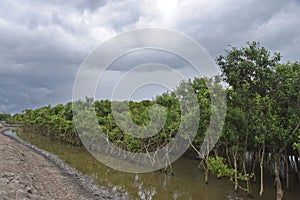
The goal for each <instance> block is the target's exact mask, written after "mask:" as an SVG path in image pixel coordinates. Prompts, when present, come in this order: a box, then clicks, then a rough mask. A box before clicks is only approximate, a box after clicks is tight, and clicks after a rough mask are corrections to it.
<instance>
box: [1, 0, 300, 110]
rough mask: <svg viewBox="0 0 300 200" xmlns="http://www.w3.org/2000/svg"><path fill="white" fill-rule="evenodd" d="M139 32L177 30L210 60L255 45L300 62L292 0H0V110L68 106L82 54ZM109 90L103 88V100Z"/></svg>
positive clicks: (114, 73) (299, 10) (299, 15)
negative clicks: (230, 47) (122, 35)
mask: <svg viewBox="0 0 300 200" xmlns="http://www.w3.org/2000/svg"><path fill="white" fill-rule="evenodd" d="M143 27H158V28H167V29H173V30H176V31H179V32H182V33H184V34H186V35H188V36H189V37H191V38H193V39H194V40H196V41H197V42H198V43H200V44H201V45H203V47H204V48H205V49H206V50H207V52H208V53H209V55H210V56H211V57H212V58H215V57H216V56H217V55H220V54H223V53H224V49H227V48H228V45H233V46H236V47H241V46H244V45H245V43H246V42H247V41H253V40H255V41H259V42H261V44H262V45H263V46H265V47H266V48H268V49H270V50H271V51H278V52H280V53H281V54H282V56H283V61H287V60H290V61H296V60H299V58H300V48H299V47H300V2H299V1H296V0H285V1H281V0H278V1H274V0H264V1H261V0H245V1H238V0H182V1H179V0H178V1H176V0H160V1H158V0H157V1H156V0H118V1H117V0H115V1H114V0H111V1H101V0H100V1H99V0H98V1H96V0H72V1H58V0H51V1H50V0H49V1H45V0H0V33H1V34H0V85H1V87H0V111H5V112H13V113H14V112H20V111H21V110H23V109H25V108H36V107H40V106H44V105H48V104H58V103H66V102H68V101H71V99H72V88H73V84H74V80H75V76H76V72H77V71H78V69H79V67H80V64H81V63H82V61H83V60H84V59H85V57H86V56H87V55H89V53H90V52H91V51H92V50H93V49H94V48H96V47H97V46H98V45H99V44H101V42H104V41H105V40H107V39H108V38H111V37H113V36H114V35H116V34H118V33H121V32H123V31H128V30H132V29H137V28H143ZM146 54H147V52H143V55H144V56H143V57H145V55H146ZM151 55H152V56H148V57H147V56H146V57H147V58H148V61H149V62H153V55H157V56H158V57H159V56H162V55H164V56H165V58H170V55H165V54H160V53H156V54H151ZM129 57H130V56H129ZM171 57H172V56H171ZM140 58H141V56H140V55H139V54H138V53H136V54H132V55H131V59H128V58H127V60H135V62H136V63H138V64H141V63H139V61H138V60H140ZM151 59H152V60H151ZM124 60H125V61H126V59H124ZM154 60H155V59H154ZM125 61H124V62H123V64H124V63H125V64H126V63H127V64H128V63H130V61H127V62H125ZM143 61H144V62H146V61H145V60H143ZM174 62H175V63H177V65H178V63H179V64H180V63H181V61H177V60H176V58H174V59H173V63H174ZM120 63H121V64H120ZM171 63H172V62H171ZM125 64H124V66H125ZM163 64H166V63H163ZM182 64H183V65H182V66H185V65H184V63H183V62H182ZM122 67H123V65H122V62H120V61H119V65H117V64H115V69H112V70H111V71H108V72H106V73H107V76H106V79H104V80H103V81H104V82H105V83H103V84H104V85H105V84H106V85H108V86H109V84H110V83H111V82H115V81H116V80H117V79H118V78H119V77H120V75H121V74H122V73H121V72H122ZM181 70H182V71H184V70H185V69H184V67H183V68H182V69H181ZM118 73H119V74H118ZM105 88H109V87H105ZM109 90H110V89H107V90H106V91H105V90H104V91H102V92H103V96H104V97H106V94H105V92H107V91H109ZM153 91H156V90H153ZM140 95H141V94H140ZM137 96H139V95H138V94H137ZM142 96H143V95H142Z"/></svg>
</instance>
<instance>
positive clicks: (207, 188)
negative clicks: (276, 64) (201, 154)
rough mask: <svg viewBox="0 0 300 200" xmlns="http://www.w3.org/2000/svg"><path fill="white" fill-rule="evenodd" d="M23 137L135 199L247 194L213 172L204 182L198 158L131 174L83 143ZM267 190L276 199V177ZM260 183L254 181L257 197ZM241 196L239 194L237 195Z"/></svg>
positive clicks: (295, 187) (291, 193) (291, 196)
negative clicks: (169, 170) (172, 172)
mask: <svg viewBox="0 0 300 200" xmlns="http://www.w3.org/2000/svg"><path fill="white" fill-rule="evenodd" d="M21 138H22V139H23V140H25V141H27V142H30V143H31V144H33V145H36V146H37V147H39V148H41V149H44V150H46V151H49V152H52V153H54V154H56V155H58V156H59V157H60V158H61V159H62V160H64V161H65V162H66V163H68V164H69V165H71V166H72V167H74V168H76V169H77V170H79V171H81V172H82V173H84V174H87V175H91V176H93V177H95V179H96V181H97V183H99V184H101V185H103V186H106V187H109V188H110V189H112V190H118V191H121V192H124V193H128V194H129V195H130V196H131V198H132V199H158V200H168V199H184V200H185V199H197V200H198V199H203V200H221V199H234V197H242V198H243V199H247V198H246V197H245V193H243V192H240V193H235V192H233V185H232V183H231V182H230V181H229V180H228V179H227V178H222V179H221V180H220V179H216V178H215V177H214V176H213V175H211V176H210V178H209V184H208V185H206V184H204V181H203V173H202V172H200V171H199V169H198V168H197V165H198V162H197V161H195V160H191V159H186V158H181V159H179V160H177V161H176V162H175V163H174V164H173V168H174V169H175V175H174V176H171V175H169V174H165V173H164V172H159V171H157V172H152V173H145V174H130V173H123V172H119V171H115V170H113V169H110V168H108V167H106V166H105V165H103V164H101V163H100V162H99V161H97V160H96V159H94V158H93V157H92V156H91V155H90V154H89V152H88V151H86V150H85V149H84V148H82V147H76V146H73V145H69V144H64V143H62V142H59V141H57V140H54V139H50V138H48V137H43V136H36V135H35V136H32V137H28V136H27V137H24V136H21ZM265 178H266V183H265V194H264V196H263V198H262V199H266V200H269V199H275V193H276V191H275V188H274V187H273V185H272V178H271V177H267V176H266V177H265ZM258 189H259V183H257V184H254V185H253V191H254V195H255V199H258V197H257V195H256V194H258ZM284 197H285V198H284V199H288V200H298V199H300V184H299V183H292V184H291V188H290V189H289V190H285V196H284ZM237 199H238V198H237Z"/></svg>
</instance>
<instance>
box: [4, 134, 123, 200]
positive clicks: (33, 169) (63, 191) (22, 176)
mask: <svg viewBox="0 0 300 200" xmlns="http://www.w3.org/2000/svg"><path fill="white" fill-rule="evenodd" d="M2 130H3V129H0V199H1V200H2V199H3V200H4V199H39V200H40V199H47V200H48V199H72V200H73V199H74V200H77V199H127V198H128V197H125V196H124V195H121V194H114V193H112V192H111V191H109V190H108V189H106V188H103V187H101V186H97V185H95V184H94V183H93V181H92V180H91V179H89V178H87V177H85V176H84V175H82V174H80V173H79V172H76V171H75V170H74V169H72V168H70V167H69V166H66V165H65V164H62V166H58V165H57V163H55V162H53V161H50V160H51V159H50V160H49V159H48V158H47V155H46V156H45V155H43V153H41V152H37V151H35V150H33V149H32V148H30V147H28V146H24V145H23V144H21V143H20V142H17V141H15V140H14V139H11V138H9V137H7V136H5V135H3V134H1V132H2ZM54 157H55V156H54ZM59 162H62V161H59Z"/></svg>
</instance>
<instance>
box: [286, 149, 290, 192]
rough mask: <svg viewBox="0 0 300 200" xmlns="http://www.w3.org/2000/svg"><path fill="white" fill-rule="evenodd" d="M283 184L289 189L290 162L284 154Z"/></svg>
mask: <svg viewBox="0 0 300 200" xmlns="http://www.w3.org/2000/svg"><path fill="white" fill-rule="evenodd" d="M285 168H286V169H285V184H286V188H287V189H289V187H290V162H289V156H288V154H287V153H286V155H285Z"/></svg>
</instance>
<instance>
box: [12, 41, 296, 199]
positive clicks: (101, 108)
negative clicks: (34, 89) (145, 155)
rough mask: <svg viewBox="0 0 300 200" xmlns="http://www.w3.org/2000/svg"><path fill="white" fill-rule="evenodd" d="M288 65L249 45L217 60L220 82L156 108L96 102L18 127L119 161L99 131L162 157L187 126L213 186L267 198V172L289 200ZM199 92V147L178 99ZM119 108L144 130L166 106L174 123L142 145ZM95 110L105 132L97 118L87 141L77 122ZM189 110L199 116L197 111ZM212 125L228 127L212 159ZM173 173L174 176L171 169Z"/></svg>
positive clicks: (202, 83) (292, 96)
mask: <svg viewBox="0 0 300 200" xmlns="http://www.w3.org/2000/svg"><path fill="white" fill-rule="evenodd" d="M280 59H281V56H280V54H279V53H274V54H271V53H270V52H269V51H268V50H267V49H266V48H264V47H261V46H260V44H259V43H257V42H248V43H247V46H246V47H242V48H239V49H238V48H235V47H232V49H230V50H227V51H225V54H224V55H221V56H218V57H217V58H216V60H215V61H216V63H217V65H218V66H219V67H220V69H221V72H222V73H221V74H220V75H219V76H216V77H214V78H206V77H203V78H195V79H193V80H188V81H185V82H182V83H180V85H179V86H178V87H177V88H176V90H175V91H169V92H166V93H164V94H162V95H160V96H157V97H156V98H155V99H154V100H152V101H150V100H144V101H141V102H133V101H128V102H111V101H109V100H99V101H98V100H97V101H94V100H93V99H92V98H88V97H87V98H86V99H85V100H80V101H77V102H74V103H71V102H70V103H67V104H65V105H62V104H59V105H56V106H54V107H52V106H50V105H48V106H45V107H42V108H38V109H35V110H30V109H26V110H24V111H23V113H22V114H15V115H14V116H13V117H12V119H11V120H12V121H13V122H15V123H18V124H19V125H20V127H21V134H26V133H34V134H41V135H46V136H50V137H54V138H57V139H60V140H62V141H64V142H68V143H71V144H73V145H79V146H80V145H82V142H81V140H80V139H82V138H84V139H87V140H88V141H89V142H90V143H89V145H87V146H88V148H91V149H92V148H93V146H94V144H99V143H100V144H101V143H102V144H103V146H106V147H107V149H106V151H107V152H110V154H115V155H117V154H118V152H113V149H111V148H110V147H109V144H108V143H107V140H106V139H105V138H103V137H102V138H99V137H98V136H96V135H95V134H92V133H93V132H97V131H96V130H98V129H99V127H100V128H101V129H102V131H103V132H104V133H105V134H106V137H107V138H108V139H109V141H110V142H112V143H113V144H114V145H116V146H118V147H120V148H122V149H124V150H127V151H131V152H134V153H138V152H151V151H155V150H157V149H159V148H160V147H162V146H164V145H166V144H168V143H169V142H170V141H172V140H173V139H174V137H175V135H176V133H177V132H178V130H179V128H180V123H185V124H183V126H185V127H187V129H186V132H187V134H186V135H185V139H186V140H187V141H189V142H190V148H189V149H188V150H187V153H186V154H188V155H192V157H194V158H197V159H199V166H200V168H201V170H204V173H205V176H204V177H205V178H204V181H205V182H206V183H207V184H209V174H210V173H212V174H214V175H215V176H217V177H220V178H221V177H228V179H230V180H231V181H232V182H233V185H234V190H236V191H237V190H242V191H245V192H246V193H247V194H248V195H249V196H250V197H251V196H252V189H251V184H252V183H253V182H259V183H260V192H259V195H260V196H263V193H264V188H265V187H264V182H265V181H264V177H265V175H264V173H265V172H267V173H270V174H271V175H272V176H273V177H274V185H275V187H276V199H277V200H281V199H284V191H286V190H288V189H289V187H290V184H299V182H300V159H299V158H300V129H299V127H300V79H299V77H300V64H299V63H298V62H287V63H280ZM222 81H223V82H222ZM224 83H226V88H224ZM187 85H189V86H191V87H187ZM189 88H192V91H189ZM208 88H210V90H209V89H208ZM224 89H225V92H226V100H227V102H226V104H227V105H220V106H219V107H214V106H212V105H211V96H212V95H214V96H215V97H216V98H218V95H220V94H221V93H222V92H221V91H223V90H224ZM191 93H195V94H196V95H197V100H198V104H199V110H200V113H199V115H200V119H201V120H200V121H199V124H198V131H197V135H196V137H195V138H194V140H190V137H189V133H188V132H189V129H188V128H189V127H192V126H193V124H189V121H190V120H189V119H190V118H191V117H193V115H182V111H181V109H182V107H181V106H180V101H179V100H178V98H179V99H186V101H192V99H189V98H190V96H189V94H191ZM73 104H76V105H77V108H80V109H78V110H75V112H76V113H74V110H73V109H72V106H73ZM112 104H114V107H115V108H117V109H118V113H119V115H118V117H119V118H120V119H122V120H123V121H124V122H128V121H130V120H131V119H132V120H133V122H135V124H137V125H139V126H143V125H144V126H148V125H149V124H151V121H150V117H149V112H153V114H154V116H155V117H156V119H157V120H160V119H161V117H162V116H160V114H159V113H160V112H159V110H155V109H154V110H153V109H152V110H151V109H150V108H151V107H152V108H153V105H155V104H159V105H161V106H164V107H165V108H166V109H167V117H166V122H165V124H164V127H163V128H162V129H161V130H160V131H158V133H157V134H156V135H155V136H152V137H148V138H142V139H141V138H135V137H133V136H132V135H130V134H128V133H134V132H135V130H133V129H130V128H128V129H127V130H126V131H127V133H123V132H122V130H121V128H120V127H119V126H118V125H117V124H116V121H115V119H114V117H115V116H114V115H113V113H112V110H111V107H112ZM126 104H128V105H129V111H127V110H126ZM90 105H92V106H93V108H94V110H95V112H96V115H97V119H96V120H97V123H98V124H99V127H94V124H93V123H92V122H93V120H95V119H89V118H87V119H86V120H84V121H80V122H77V123H80V125H81V126H82V127H89V128H87V129H86V130H85V129H81V130H82V131H81V132H80V133H79V134H81V135H78V134H77V131H76V127H75V124H74V121H73V120H74V118H73V117H74V115H80V114H82V113H83V115H84V116H88V114H89V112H91V111H90V110H88V109H87V107H88V106H90ZM226 107H227V111H226V118H225V121H224V126H223V127H220V125H219V124H222V122H223V121H222V120H221V119H219V120H220V121H215V122H211V121H210V115H211V113H212V111H213V110H214V111H216V110H217V111H221V110H224V109H226ZM154 108H155V107H154ZM183 109H188V110H189V111H191V113H192V112H193V110H192V109H193V108H183ZM155 114H157V115H155ZM217 119H218V117H217ZM220 122H221V123H220ZM210 123H214V124H215V128H216V129H218V128H222V135H221V137H220V138H219V140H218V142H217V143H216V145H214V147H213V148H212V151H211V152H210V154H209V155H205V156H203V155H202V153H201V151H200V149H201V145H202V144H203V143H205V144H206V146H207V149H210V148H209V147H210V146H209V145H210V144H211V141H209V140H206V139H205V136H206V134H207V132H206V130H207V128H208V126H209V125H210ZM82 127H81V128H82ZM77 128H78V127H77ZM200 158H201V159H200ZM165 170H171V171H172V165H171V163H170V164H169V165H168V166H166V169H165Z"/></svg>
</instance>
